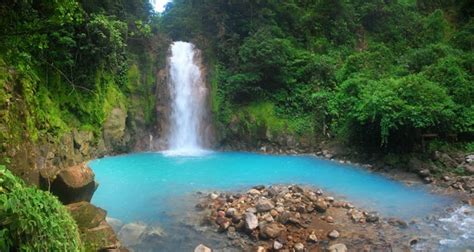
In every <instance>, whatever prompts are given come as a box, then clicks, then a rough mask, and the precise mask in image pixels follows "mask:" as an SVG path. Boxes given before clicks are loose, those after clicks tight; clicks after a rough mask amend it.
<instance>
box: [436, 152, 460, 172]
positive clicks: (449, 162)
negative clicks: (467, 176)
mask: <svg viewBox="0 0 474 252" xmlns="http://www.w3.org/2000/svg"><path fill="white" fill-rule="evenodd" d="M439 161H440V162H441V163H443V164H444V166H446V167H447V168H452V169H454V168H456V167H458V163H457V162H456V161H455V160H454V159H453V158H451V157H450V156H449V155H448V154H446V153H442V154H441V156H440V158H439Z"/></svg>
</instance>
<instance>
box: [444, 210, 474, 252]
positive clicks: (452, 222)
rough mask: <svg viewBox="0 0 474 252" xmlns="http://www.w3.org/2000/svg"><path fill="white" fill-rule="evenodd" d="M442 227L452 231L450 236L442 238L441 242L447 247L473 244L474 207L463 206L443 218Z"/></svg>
mask: <svg viewBox="0 0 474 252" xmlns="http://www.w3.org/2000/svg"><path fill="white" fill-rule="evenodd" d="M439 221H440V222H441V223H442V225H443V226H442V228H443V229H444V230H446V231H449V232H450V234H451V235H450V236H452V237H449V238H446V239H441V240H440V241H439V243H440V244H441V245H443V246H447V247H462V246H466V245H467V246H472V245H473V244H474V208H473V207H471V206H462V207H460V208H458V209H456V210H455V211H454V212H453V213H452V214H451V215H450V216H449V217H447V218H441V219H439Z"/></svg>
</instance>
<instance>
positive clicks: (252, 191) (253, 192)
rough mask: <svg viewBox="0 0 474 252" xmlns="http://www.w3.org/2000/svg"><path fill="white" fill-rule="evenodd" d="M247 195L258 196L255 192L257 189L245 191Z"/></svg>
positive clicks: (258, 192) (257, 191) (257, 192)
mask: <svg viewBox="0 0 474 252" xmlns="http://www.w3.org/2000/svg"><path fill="white" fill-rule="evenodd" d="M247 193H248V194H250V195H253V196H255V195H260V191H259V190H257V189H250V190H248V191H247Z"/></svg>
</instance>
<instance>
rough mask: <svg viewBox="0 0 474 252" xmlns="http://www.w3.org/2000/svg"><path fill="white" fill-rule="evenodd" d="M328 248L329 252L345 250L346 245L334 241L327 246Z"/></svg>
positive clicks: (344, 251)
mask: <svg viewBox="0 0 474 252" xmlns="http://www.w3.org/2000/svg"><path fill="white" fill-rule="evenodd" d="M328 250H329V252H347V247H346V245H344V244H342V243H336V244H334V245H331V246H329V248H328Z"/></svg>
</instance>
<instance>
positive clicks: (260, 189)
mask: <svg viewBox="0 0 474 252" xmlns="http://www.w3.org/2000/svg"><path fill="white" fill-rule="evenodd" d="M252 189H256V190H259V191H262V190H263V189H265V186H264V185H257V186H254V187H252Z"/></svg>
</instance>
